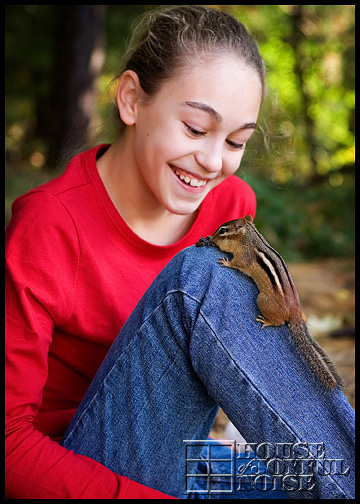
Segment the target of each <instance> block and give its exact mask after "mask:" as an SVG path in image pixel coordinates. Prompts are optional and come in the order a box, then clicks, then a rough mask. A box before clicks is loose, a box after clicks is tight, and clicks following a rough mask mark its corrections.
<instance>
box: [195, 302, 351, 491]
mask: <svg viewBox="0 0 360 504" xmlns="http://www.w3.org/2000/svg"><path fill="white" fill-rule="evenodd" d="M199 315H200V316H201V317H202V319H203V321H204V322H205V324H206V325H207V326H208V327H209V330H210V331H211V333H212V334H213V336H214V338H215V339H216V341H217V342H218V344H219V345H221V347H222V348H223V351H225V352H226V354H227V355H228V357H229V359H231V361H232V363H233V364H234V365H235V366H236V367H237V369H238V370H239V371H240V373H241V374H242V375H243V377H244V378H245V379H246V380H247V381H248V383H249V384H250V385H251V387H252V388H253V390H254V391H256V392H257V394H258V395H259V397H261V399H262V401H263V402H264V404H266V406H267V407H268V408H269V409H270V410H271V412H272V413H273V414H275V416H276V417H277V418H278V419H279V420H280V421H281V422H282V424H283V425H284V426H285V427H286V428H287V429H288V430H289V432H290V433H291V434H292V435H293V436H294V437H295V439H297V440H298V442H302V441H301V439H300V438H299V437H298V435H297V434H296V433H295V432H294V430H293V428H292V427H291V426H290V425H289V424H288V423H287V422H286V421H285V420H284V419H283V418H282V417H281V416H280V415H279V413H278V412H277V411H276V410H275V409H274V408H273V406H272V405H271V404H270V403H269V402H268V401H267V399H266V398H265V396H264V395H263V394H262V393H261V392H260V390H259V388H258V387H257V386H256V385H255V384H254V383H253V381H252V380H251V379H250V378H249V377H248V376H247V375H246V374H245V373H244V372H243V371H242V370H241V368H240V366H239V365H238V364H237V363H236V362H235V360H234V359H233V357H232V355H231V354H230V353H229V351H228V350H227V348H226V347H225V346H224V345H223V343H222V342H221V341H220V340H219V338H218V337H217V335H216V332H215V331H214V330H213V328H212V327H211V324H210V323H209V322H208V320H207V318H206V317H205V315H204V313H203V311H202V309H201V308H200V312H199ZM311 456H312V458H313V459H315V457H314V455H312V454H311ZM328 476H330V479H331V481H332V482H333V484H334V485H335V486H336V487H337V488H338V489H340V491H341V492H342V493H343V494H344V496H346V493H345V492H344V490H343V489H342V487H341V486H340V485H339V483H338V482H337V481H336V480H335V479H334V478H333V477H332V475H328Z"/></svg>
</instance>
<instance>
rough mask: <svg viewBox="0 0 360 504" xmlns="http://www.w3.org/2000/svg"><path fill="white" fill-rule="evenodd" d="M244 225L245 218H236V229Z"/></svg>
mask: <svg viewBox="0 0 360 504" xmlns="http://www.w3.org/2000/svg"><path fill="white" fill-rule="evenodd" d="M244 226H246V220H245V218H242V219H238V220H237V221H236V230H238V229H241V228H243V227H244Z"/></svg>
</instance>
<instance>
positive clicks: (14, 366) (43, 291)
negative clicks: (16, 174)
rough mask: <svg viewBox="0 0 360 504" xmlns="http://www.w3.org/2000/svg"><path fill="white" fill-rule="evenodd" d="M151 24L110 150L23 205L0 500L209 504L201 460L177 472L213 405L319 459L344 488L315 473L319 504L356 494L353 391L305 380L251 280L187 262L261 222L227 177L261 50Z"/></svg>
mask: <svg viewBox="0 0 360 504" xmlns="http://www.w3.org/2000/svg"><path fill="white" fill-rule="evenodd" d="M146 19H147V23H146V25H145V26H142V29H141V30H140V31H139V30H136V32H135V35H134V40H133V41H132V43H131V49H130V50H129V51H128V53H127V55H126V59H125V66H124V70H123V71H122V72H121V74H120V76H119V81H118V92H117V107H118V112H119V117H120V119H121V124H122V127H121V132H120V133H119V136H118V137H117V139H116V140H115V141H114V142H113V143H112V144H111V145H99V146H96V147H94V148H93V149H91V150H89V151H86V152H83V153H81V154H79V155H77V156H75V157H74V158H73V159H72V160H71V161H70V163H69V164H68V166H67V168H66V171H65V172H64V174H63V175H61V176H60V177H59V178H57V179H55V180H53V181H51V182H49V183H48V184H45V185H43V186H41V187H38V188H37V189H34V190H32V191H30V192H29V193H27V194H26V195H24V196H21V197H20V198H18V199H17V200H16V201H15V202H14V205H13V216H12V220H11V222H10V224H9V226H8V229H7V236H6V254H7V255H6V288H7V292H6V301H7V311H6V321H7V326H6V387H7V397H6V484H7V488H6V492H7V496H8V497H10V498H50V499H51V498H168V496H173V497H181V498H186V497H194V496H195V497H196V496H197V495H199V496H203V497H205V498H208V497H209V489H208V492H203V487H202V486H201V485H202V484H203V483H204V481H205V482H206V481H207V480H206V479H205V480H204V476H206V474H204V473H201V469H200V465H201V464H198V462H197V461H196V459H198V460H200V459H201V458H202V457H203V454H202V453H201V446H200V447H199V446H194V447H193V450H192V452H191V457H190V458H191V459H193V460H192V462H186V455H185V446H184V440H202V439H206V438H207V436H208V434H209V431H210V429H211V427H212V424H213V422H214V419H215V416H216V413H217V410H218V405H220V406H221V407H222V408H223V409H224V411H225V412H226V414H227V415H228V416H229V418H230V419H231V420H232V422H233V423H234V424H235V425H236V427H237V428H238V429H239V430H241V432H242V433H243V435H244V436H245V438H246V439H247V440H249V441H251V442H259V443H260V442H265V441H267V442H269V443H290V444H291V443H298V442H303V443H307V442H314V443H315V442H321V443H324V444H325V446H326V449H327V452H326V453H327V456H328V457H329V458H330V457H331V458H336V459H343V460H344V461H345V462H344V463H345V464H346V465H347V466H349V467H351V470H350V475H348V476H347V477H344V476H342V475H334V476H332V477H331V478H326V477H324V476H321V475H320V476H319V471H318V469H314V475H313V477H314V481H315V484H314V487H311V488H310V489H308V492H309V496H311V497H322V498H325V497H344V496H345V497H351V496H352V488H353V486H352V478H353V469H352V464H353V460H352V457H351V453H352V450H353V444H352V443H353V440H352V420H353V416H352V415H353V412H352V409H351V408H350V406H349V405H348V403H347V401H346V399H345V398H344V396H343V394H342V393H341V391H340V390H337V391H335V392H331V391H324V390H323V389H321V387H320V386H319V384H318V383H317V382H316V380H315V379H314V378H313V377H312V376H311V375H309V374H308V373H307V370H306V366H305V365H304V364H303V363H302V361H301V359H300V358H298V357H297V354H296V351H295V350H294V346H293V343H292V341H291V338H290V335H289V332H288V329H287V327H285V326H283V327H281V328H268V330H267V331H266V332H265V331H260V328H259V324H256V323H255V318H256V315H257V307H256V296H257V290H256V286H255V285H254V284H253V282H252V281H251V279H249V278H246V277H244V276H242V275H240V274H238V273H237V272H235V271H224V270H223V269H221V268H220V267H219V266H218V264H217V259H218V258H219V257H220V256H219V251H217V250H216V249H214V248H212V249H198V248H195V247H193V246H192V245H193V244H194V243H195V242H196V241H197V240H198V239H199V238H200V236H206V235H208V234H211V233H213V232H214V231H215V229H216V228H217V227H219V226H220V225H221V224H222V223H223V222H225V221H229V220H231V219H235V218H240V217H243V216H245V215H246V214H251V215H252V216H253V217H254V216H255V205H256V204H255V196H254V193H253V191H252V189H251V188H250V187H249V186H248V185H247V184H246V183H245V182H244V181H242V180H241V179H239V178H237V177H234V176H233V174H234V173H235V171H236V170H237V169H238V167H239V165H240V162H241V159H242V156H243V153H244V149H245V145H246V143H247V141H248V140H249V138H250V137H251V135H252V133H253V131H254V129H255V127H256V122H257V118H258V113H259V109H260V105H261V100H262V96H263V93H264V64H263V61H262V59H261V57H260V56H259V53H258V50H257V47H256V44H255V43H254V41H253V39H252V38H251V36H250V35H249V34H248V33H247V31H246V30H245V28H244V27H243V25H242V24H241V23H239V22H238V21H237V20H235V19H234V18H233V17H231V16H230V15H227V14H225V13H222V12H219V11H217V10H215V9H211V8H206V7H203V6H184V7H174V8H170V9H166V10H164V11H161V12H159V13H157V14H155V15H150V16H148V17H147V18H146ZM265 333H266V334H265ZM280 342H281V343H280ZM304 417H305V418H306V421H304ZM203 465H204V464H203ZM185 474H202V479H201V476H200V477H199V479H198V480H197V479H196V478H191V477H189V478H188V480H187V481H186V478H185ZM199 485H200V486H199ZM199 489H200V490H201V493H199V494H198V493H197V492H198V491H199ZM286 489H287V490H288V488H286ZM290 491H291V493H292V495H293V496H300V497H302V494H303V492H302V491H301V489H297V488H295V489H294V488H290ZM238 494H239V495H237V497H238V498H239V497H246V495H244V492H238ZM210 496H211V495H210ZM266 496H267V497H269V495H268V494H267V495H266Z"/></svg>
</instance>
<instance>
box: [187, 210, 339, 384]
mask: <svg viewBox="0 0 360 504" xmlns="http://www.w3.org/2000/svg"><path fill="white" fill-rule="evenodd" d="M204 245H206V246H217V247H218V248H219V249H220V250H222V251H223V252H228V253H231V254H232V255H233V258H232V259H231V260H229V259H226V258H225V257H223V258H221V259H219V261H218V262H219V264H221V266H223V267H226V268H235V269H238V270H240V271H241V272H243V273H245V274H246V275H248V276H250V277H251V278H252V279H253V280H254V281H255V283H256V284H257V286H258V288H259V290H260V293H259V295H258V297H257V304H258V307H259V309H260V312H261V314H260V315H259V316H258V317H257V318H256V321H257V322H261V323H262V327H261V329H264V327H267V326H281V325H283V324H285V323H288V325H289V329H290V332H291V334H292V336H293V338H294V341H295V343H296V345H297V347H298V349H299V351H300V353H301V354H302V355H303V356H304V357H305V359H306V360H307V362H308V364H309V365H310V368H311V369H312V370H313V372H315V374H316V375H317V376H318V378H319V379H320V381H321V383H322V384H323V385H324V386H325V387H326V388H328V389H335V388H336V386H337V385H340V386H341V387H344V386H345V384H344V382H343V380H342V378H341V376H340V375H339V374H338V372H337V371H336V368H335V366H334V364H333V363H332V362H331V360H330V358H329V357H328V355H327V354H326V352H325V351H324V350H323V349H322V348H321V347H320V346H319V345H318V343H317V342H316V341H315V340H314V339H313V338H312V336H311V334H310V331H309V328H308V325H307V323H306V321H305V316H304V314H303V312H302V308H301V303H300V298H299V294H298V291H297V289H296V287H295V284H294V281H293V279H292V277H291V275H290V273H289V270H288V268H287V266H286V263H285V261H284V259H283V258H282V257H281V256H280V254H278V252H276V250H274V249H273V248H272V247H271V246H270V245H269V244H268V242H267V241H266V240H265V239H264V237H263V236H262V235H261V234H260V233H259V231H258V230H257V229H256V227H255V225H254V224H253V219H252V217H251V215H247V216H246V217H244V218H242V219H236V220H233V221H230V222H226V223H225V224H223V225H222V226H220V227H219V228H218V229H217V231H216V232H215V233H214V234H213V235H211V236H208V237H207V238H200V240H199V241H198V242H197V243H196V246H198V247H201V246H204Z"/></svg>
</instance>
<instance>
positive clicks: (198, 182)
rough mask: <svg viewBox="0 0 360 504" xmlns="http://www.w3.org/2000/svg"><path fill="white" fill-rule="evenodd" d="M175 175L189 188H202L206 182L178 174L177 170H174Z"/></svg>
mask: <svg viewBox="0 0 360 504" xmlns="http://www.w3.org/2000/svg"><path fill="white" fill-rule="evenodd" d="M175 173H176V175H177V176H178V177H179V179H180V180H182V181H183V182H185V183H186V184H189V185H191V187H202V186H204V185H205V184H206V180H198V179H196V178H190V177H188V176H184V175H182V174H180V173H179V172H178V171H177V170H175Z"/></svg>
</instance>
